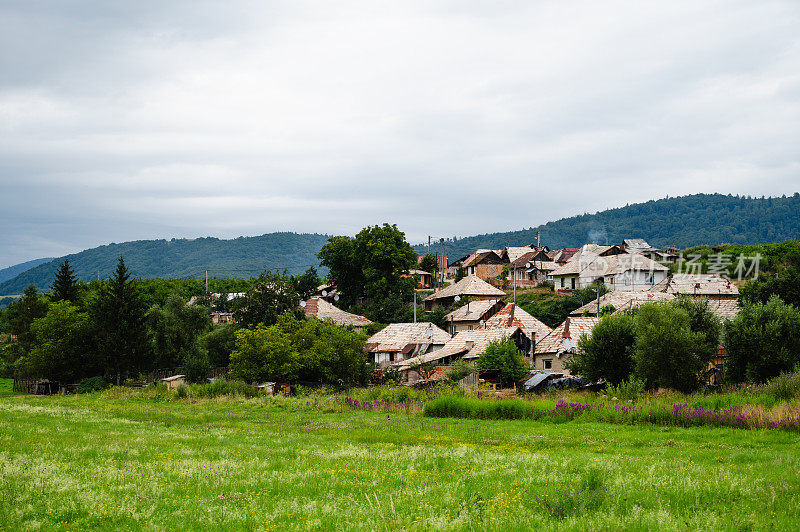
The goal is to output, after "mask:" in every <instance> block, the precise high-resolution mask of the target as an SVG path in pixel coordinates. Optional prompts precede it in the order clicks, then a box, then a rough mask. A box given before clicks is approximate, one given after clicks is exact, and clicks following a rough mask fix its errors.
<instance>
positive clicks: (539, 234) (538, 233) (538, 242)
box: [536, 231, 542, 248]
mask: <svg viewBox="0 0 800 532" xmlns="http://www.w3.org/2000/svg"><path fill="white" fill-rule="evenodd" d="M536 247H537V248H540V247H542V232H541V231H536Z"/></svg>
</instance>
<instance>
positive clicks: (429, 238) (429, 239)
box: [428, 235, 431, 255]
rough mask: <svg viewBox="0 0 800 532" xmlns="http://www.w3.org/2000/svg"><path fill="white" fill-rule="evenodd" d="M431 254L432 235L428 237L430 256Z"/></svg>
mask: <svg viewBox="0 0 800 532" xmlns="http://www.w3.org/2000/svg"><path fill="white" fill-rule="evenodd" d="M430 254H431V235H428V255H430Z"/></svg>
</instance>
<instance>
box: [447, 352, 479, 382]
mask: <svg viewBox="0 0 800 532" xmlns="http://www.w3.org/2000/svg"><path fill="white" fill-rule="evenodd" d="M473 371H475V365H474V364H471V363H469V362H467V361H466V360H464V359H463V358H461V359H458V360H456V361H455V362H453V363H452V364H451V365H450V369H449V370H448V371H447V373H446V374H445V378H446V379H447V381H448V382H450V383H451V384H453V385H456V384H458V383H459V381H460V380H461V379H463V378H464V377H466V376H467V375H470V374H471V373H472V372H473Z"/></svg>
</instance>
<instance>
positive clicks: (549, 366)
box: [542, 358, 553, 369]
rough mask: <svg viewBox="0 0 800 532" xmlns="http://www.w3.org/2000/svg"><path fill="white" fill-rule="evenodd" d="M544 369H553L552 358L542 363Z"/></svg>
mask: <svg viewBox="0 0 800 532" xmlns="http://www.w3.org/2000/svg"><path fill="white" fill-rule="evenodd" d="M542 367H543V368H544V369H553V359H552V358H547V359H545V360H543V361H542Z"/></svg>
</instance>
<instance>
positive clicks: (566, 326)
mask: <svg viewBox="0 0 800 532" xmlns="http://www.w3.org/2000/svg"><path fill="white" fill-rule="evenodd" d="M569 337H570V336H569V318H567V320H566V321H565V322H564V332H563V333H562V334H561V338H569Z"/></svg>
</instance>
